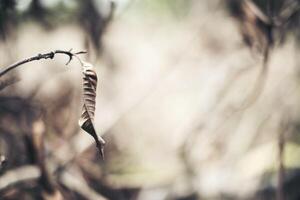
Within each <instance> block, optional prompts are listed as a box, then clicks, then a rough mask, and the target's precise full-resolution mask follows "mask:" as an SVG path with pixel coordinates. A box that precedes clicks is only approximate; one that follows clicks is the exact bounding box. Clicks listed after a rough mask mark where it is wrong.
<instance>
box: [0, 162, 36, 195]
mask: <svg viewBox="0 0 300 200" xmlns="http://www.w3.org/2000/svg"><path fill="white" fill-rule="evenodd" d="M38 177H40V170H39V169H38V168H37V167H35V166H32V165H29V166H28V165H27V166H23V167H20V168H17V169H14V170H11V171H8V172H6V173H5V174H4V175H2V176H1V177H0V191H1V190H4V189H6V188H7V187H9V186H11V185H14V184H17V183H20V182H23V181H27V180H32V179H37V178H38Z"/></svg>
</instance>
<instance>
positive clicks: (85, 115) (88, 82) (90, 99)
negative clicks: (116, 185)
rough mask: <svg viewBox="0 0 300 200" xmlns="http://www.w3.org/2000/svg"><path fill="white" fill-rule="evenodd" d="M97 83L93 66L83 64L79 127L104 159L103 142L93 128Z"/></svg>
mask: <svg viewBox="0 0 300 200" xmlns="http://www.w3.org/2000/svg"><path fill="white" fill-rule="evenodd" d="M97 82H98V79H97V74H96V72H95V70H94V67H93V65H91V64H90V63H86V62H83V107H82V113H81V117H80V119H79V126H80V127H81V128H82V129H83V130H84V131H86V132H87V133H89V134H90V135H91V136H92V137H93V138H94V140H95V142H96V145H97V148H98V149H99V151H100V154H101V157H102V158H103V159H104V145H105V141H104V140H103V139H102V138H101V137H100V136H98V135H97V133H96V130H95V126H94V117H95V109H96V89H97Z"/></svg>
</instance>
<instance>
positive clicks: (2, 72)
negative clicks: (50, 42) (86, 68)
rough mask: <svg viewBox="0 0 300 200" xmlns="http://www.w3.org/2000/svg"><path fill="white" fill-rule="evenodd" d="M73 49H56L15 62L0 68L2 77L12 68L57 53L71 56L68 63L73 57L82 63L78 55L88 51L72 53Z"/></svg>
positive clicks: (51, 57) (49, 57) (52, 56)
mask: <svg viewBox="0 0 300 200" xmlns="http://www.w3.org/2000/svg"><path fill="white" fill-rule="evenodd" d="M71 50H72V49H71ZM71 50H70V51H62V50H56V51H52V52H50V53H45V54H38V55H37V56H33V57H30V58H26V59H24V60H21V61H19V62H17V63H14V64H12V65H10V66H8V67H5V68H3V69H1V70H0V77H1V76H3V75H5V74H6V73H7V72H9V71H10V70H13V69H15V68H17V67H18V66H21V65H23V64H25V63H28V62H32V61H35V60H40V59H53V58H54V56H55V55H56V54H65V55H67V56H69V61H68V62H67V63H66V65H68V64H69V63H70V62H71V60H72V59H73V57H76V58H77V59H78V60H79V61H80V63H81V60H80V59H79V57H78V56H77V55H79V54H85V53H87V52H86V51H79V52H76V53H72V52H71Z"/></svg>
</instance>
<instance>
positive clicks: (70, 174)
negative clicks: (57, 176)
mask: <svg viewBox="0 0 300 200" xmlns="http://www.w3.org/2000/svg"><path fill="white" fill-rule="evenodd" d="M61 182H62V184H63V185H64V186H66V187H67V188H69V189H71V190H73V191H75V192H77V193H78V194H80V195H82V196H83V197H85V198H86V199H90V200H107V199H106V198H105V197H103V196H102V195H100V194H99V193H97V192H96V191H94V190H93V189H92V188H90V186H89V185H88V184H87V183H86V181H85V180H84V179H83V177H82V176H81V174H79V170H77V169H76V168H74V167H72V168H70V169H69V170H66V171H64V172H63V173H62V175H61Z"/></svg>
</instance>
